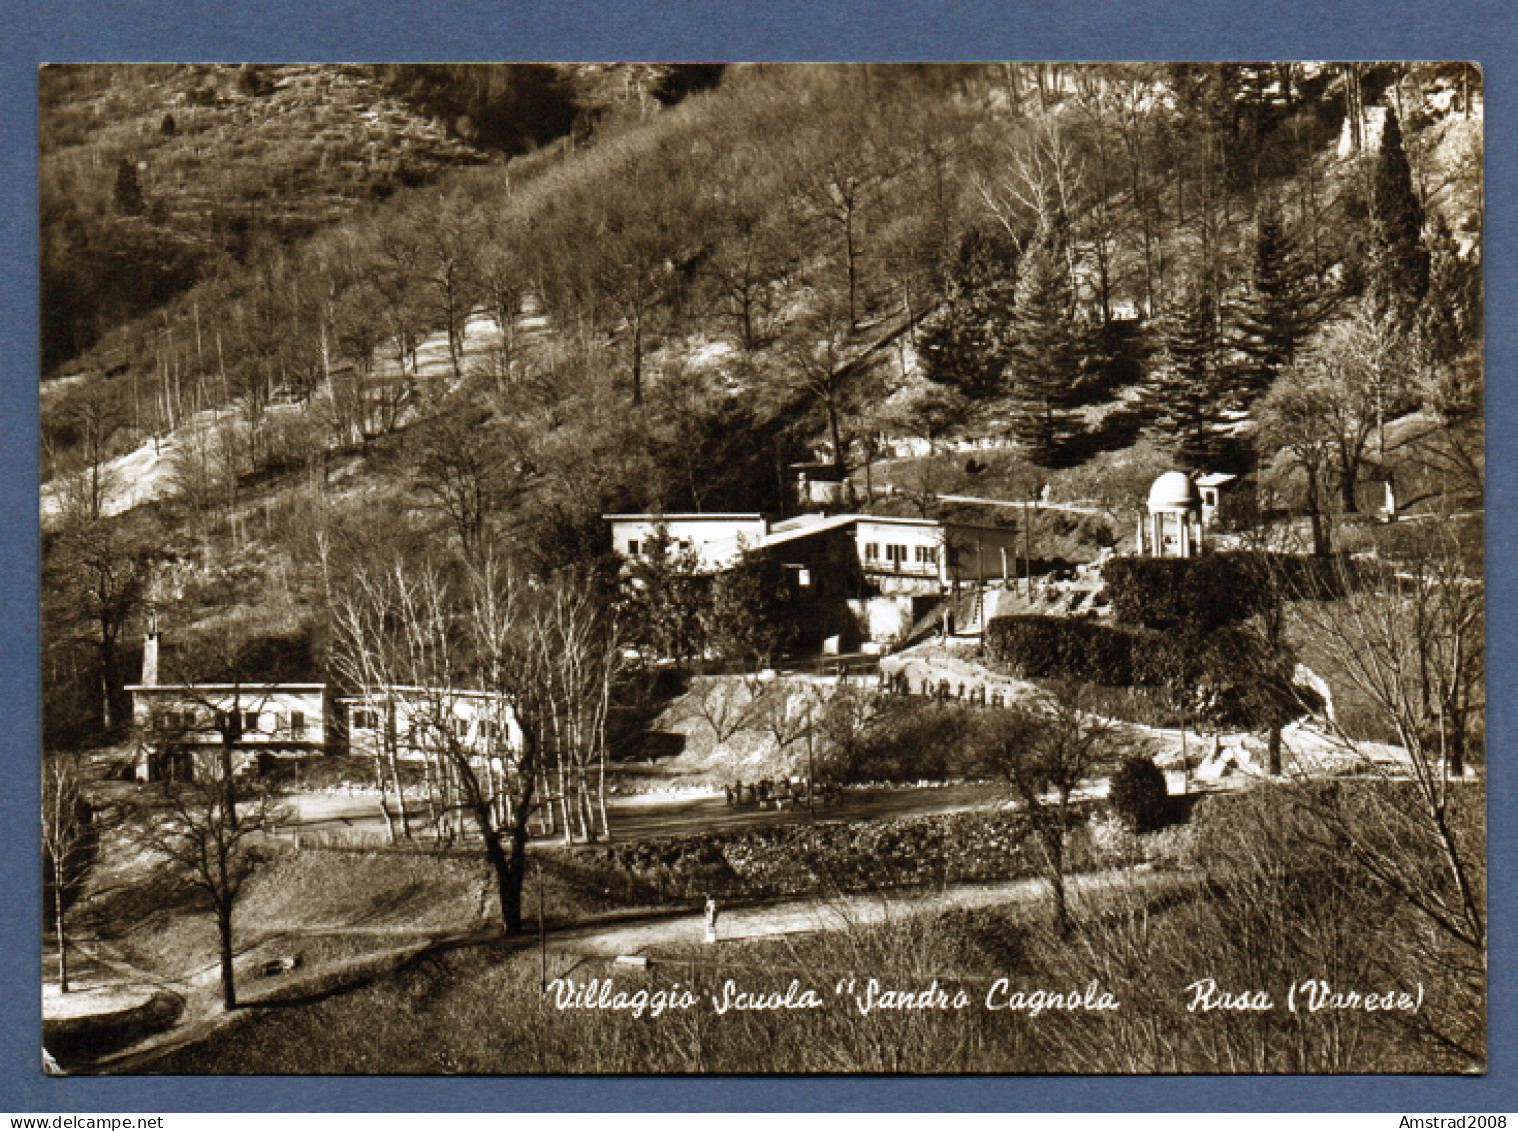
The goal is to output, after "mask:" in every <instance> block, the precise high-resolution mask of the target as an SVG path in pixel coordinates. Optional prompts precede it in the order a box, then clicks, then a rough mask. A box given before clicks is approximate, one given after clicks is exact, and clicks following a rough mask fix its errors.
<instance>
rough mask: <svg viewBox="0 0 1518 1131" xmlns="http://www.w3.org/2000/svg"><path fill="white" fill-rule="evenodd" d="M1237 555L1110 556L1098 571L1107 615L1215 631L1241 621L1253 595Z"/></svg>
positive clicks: (1125, 621) (1138, 622) (1134, 621)
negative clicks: (1109, 608)
mask: <svg viewBox="0 0 1518 1131" xmlns="http://www.w3.org/2000/svg"><path fill="white" fill-rule="evenodd" d="M1251 577H1252V574H1251V570H1250V569H1249V568H1248V566H1247V564H1246V563H1245V561H1244V560H1243V556H1242V555H1236V554H1203V555H1202V556H1201V557H1197V558H1114V559H1113V560H1112V561H1110V562H1108V563H1107V564H1106V565H1105V566H1104V567H1103V568H1102V580H1103V582H1104V583H1105V584H1106V587H1107V593H1108V595H1109V597H1110V599H1111V601H1112V612H1113V615H1114V616H1116V617H1117V619H1118V621H1119V622H1120V623H1122V624H1134V625H1142V626H1144V627H1145V628H1161V629H1165V628H1174V627H1176V626H1178V625H1183V624H1184V625H1187V626H1188V627H1190V628H1192V629H1198V630H1199V629H1207V628H1216V627H1218V626H1221V625H1225V624H1232V623H1233V622H1235V621H1238V620H1242V619H1243V618H1245V617H1247V616H1248V615H1249V614H1250V612H1251V611H1252V610H1251V608H1250V597H1251V595H1252V594H1253V593H1255V592H1257V586H1256V585H1254V584H1252V583H1251Z"/></svg>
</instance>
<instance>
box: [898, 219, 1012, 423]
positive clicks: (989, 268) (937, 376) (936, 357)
mask: <svg viewBox="0 0 1518 1131" xmlns="http://www.w3.org/2000/svg"><path fill="white" fill-rule="evenodd" d="M1016 281H1017V253H1016V249H1015V248H1012V247H1011V246H1010V245H1009V244H1008V243H1007V242H1006V241H1004V240H999V239H996V238H995V237H994V236H993V235H989V234H987V233H985V232H981V231H976V230H972V231H970V232H968V233H966V235H965V236H964V238H963V239H962V240H960V243H959V248H958V254H957V255H956V257H955V262H954V263H953V264H952V266H951V269H950V273H949V286H948V295H947V298H946V301H945V303H944V307H945V311H944V317H943V319H942V321H941V322H939V323H938V325H936V326H934V327H933V328H932V329H931V330H929V331H927V332H926V333H925V334H923V335H922V338H921V341H920V344H919V349H920V351H921V354H922V362H923V369H924V373H925V375H926V376H927V378H928V379H929V380H930V381H935V382H937V383H939V384H942V385H951V386H953V387H955V388H957V389H958V390H959V391H960V392H962V393H964V394H965V395H966V396H969V397H986V396H994V395H996V394H997V393H1000V392H1002V391H1003V390H1004V388H1005V383H1006V373H1007V366H1008V364H1009V363H1010V362H1011V358H1012V341H1013V339H1012V324H1013V310H1014V308H1015V300H1016Z"/></svg>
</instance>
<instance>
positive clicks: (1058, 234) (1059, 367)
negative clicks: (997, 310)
mask: <svg viewBox="0 0 1518 1131" xmlns="http://www.w3.org/2000/svg"><path fill="white" fill-rule="evenodd" d="M1067 239H1068V236H1067V233H1066V227H1065V224H1064V222H1063V220H1055V221H1053V222H1051V223H1048V224H1045V225H1044V226H1043V227H1042V228H1040V230H1039V233H1038V235H1037V236H1036V237H1035V238H1034V240H1033V242H1032V244H1031V245H1030V246H1029V248H1028V250H1027V252H1026V253H1025V254H1024V256H1023V263H1022V270H1021V272H1020V273H1019V276H1018V280H1017V305H1016V308H1015V310H1014V312H1013V318H1012V329H1013V333H1014V335H1015V338H1016V344H1015V345H1014V346H1013V347H1012V350H1011V358H1010V361H1011V364H1010V365H1009V366H1008V373H1009V375H1010V376H1011V378H1012V390H1011V391H1012V401H1013V404H1014V411H1015V417H1014V420H1013V425H1012V431H1013V434H1014V435H1015V436H1016V437H1017V439H1018V440H1019V441H1021V442H1022V443H1023V444H1025V445H1027V447H1028V450H1029V456H1030V458H1031V459H1032V460H1033V462H1034V463H1036V464H1038V465H1039V466H1041V467H1057V466H1064V465H1067V464H1069V463H1071V462H1073V461H1074V460H1075V459H1076V458H1077V456H1078V451H1077V441H1078V440H1079V438H1080V435H1081V422H1080V420H1079V419H1077V417H1076V414H1075V411H1074V409H1075V407H1076V405H1077V404H1078V403H1079V396H1080V390H1081V379H1082V376H1083V373H1084V368H1085V367H1084V362H1083V357H1084V354H1083V349H1082V346H1083V344H1084V342H1085V340H1086V338H1087V337H1088V336H1089V335H1088V334H1087V333H1086V331H1085V327H1084V326H1083V325H1082V323H1081V322H1080V320H1079V318H1078V317H1077V315H1076V311H1075V301H1074V292H1073V289H1072V287H1071V284H1070V274H1069V265H1068V257H1067V256H1066V254H1065V251H1066V242H1067Z"/></svg>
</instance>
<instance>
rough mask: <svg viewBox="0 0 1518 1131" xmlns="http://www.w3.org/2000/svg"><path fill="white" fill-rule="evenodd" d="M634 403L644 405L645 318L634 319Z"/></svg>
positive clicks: (639, 316) (640, 316)
mask: <svg viewBox="0 0 1518 1131" xmlns="http://www.w3.org/2000/svg"><path fill="white" fill-rule="evenodd" d="M632 336H633V340H632V353H633V356H632V403H633V404H635V405H641V404H642V403H643V316H642V314H641V313H640V314H638V315H637V316H635V317H634V318H633V319H632Z"/></svg>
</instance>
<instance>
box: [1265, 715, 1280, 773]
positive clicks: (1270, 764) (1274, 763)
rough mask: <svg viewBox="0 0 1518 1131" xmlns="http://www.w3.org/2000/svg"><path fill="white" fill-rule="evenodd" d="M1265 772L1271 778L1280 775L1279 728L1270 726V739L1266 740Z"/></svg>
mask: <svg viewBox="0 0 1518 1131" xmlns="http://www.w3.org/2000/svg"><path fill="white" fill-rule="evenodd" d="M1266 749H1267V750H1268V754H1267V756H1266V771H1267V772H1268V773H1269V774H1270V776H1271V777H1279V776H1280V774H1281V728H1280V727H1279V726H1274V725H1273V726H1271V728H1270V737H1269V738H1268V740H1267V746H1266Z"/></svg>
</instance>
